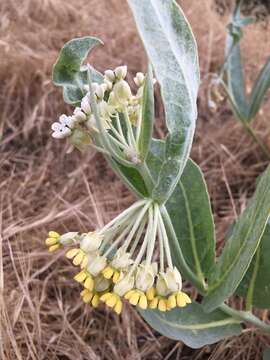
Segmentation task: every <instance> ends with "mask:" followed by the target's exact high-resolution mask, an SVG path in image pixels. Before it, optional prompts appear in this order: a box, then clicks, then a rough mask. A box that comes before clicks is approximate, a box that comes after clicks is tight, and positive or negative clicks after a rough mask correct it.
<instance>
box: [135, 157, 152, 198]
mask: <svg viewBox="0 0 270 360" xmlns="http://www.w3.org/2000/svg"><path fill="white" fill-rule="evenodd" d="M137 169H138V171H139V173H140V174H141V176H142V178H143V180H144V183H145V186H146V188H147V190H148V193H149V195H151V193H152V190H153V187H154V180H153V178H152V175H151V173H150V170H149V168H148V166H147V165H146V163H145V162H142V163H141V164H138V165H137Z"/></svg>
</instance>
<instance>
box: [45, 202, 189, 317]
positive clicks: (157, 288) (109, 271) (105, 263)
mask: <svg viewBox="0 0 270 360" xmlns="http://www.w3.org/2000/svg"><path fill="white" fill-rule="evenodd" d="M156 237H157V238H159V240H160V242H159V244H160V258H159V261H158V262H153V261H152V258H153V252H154V245H155V241H156ZM111 238H113V239H114V241H113V242H112V241H110V240H111ZM140 241H141V242H140ZM70 244H76V247H73V248H71V249H69V250H68V251H67V252H66V257H67V258H68V259H70V260H72V262H73V264H74V265H75V266H78V267H80V271H79V272H78V273H77V274H76V275H75V276H74V279H75V281H77V282H79V283H80V284H81V285H82V286H83V290H82V292H81V297H82V300H83V301H84V302H85V303H88V304H91V305H92V306H93V307H97V306H98V305H99V304H100V303H104V304H106V305H107V306H108V307H109V308H111V309H113V310H114V311H115V312H116V313H117V314H120V313H121V311H122V307H123V300H126V301H128V302H129V303H130V304H131V305H133V306H138V307H140V308H141V309H144V310H145V309H147V308H149V309H158V310H159V311H169V310H171V309H173V308H175V307H180V308H181V307H184V306H186V305H187V304H189V303H191V300H190V298H189V296H188V295H187V294H186V293H184V292H183V291H182V278H181V275H180V273H179V271H178V270H177V268H176V267H174V266H173V264H172V261H171V255H170V249H169V243H168V239H167V235H166V233H165V227H164V224H163V222H162V218H161V215H160V211H159V207H158V205H156V204H154V203H153V202H152V201H151V200H139V201H137V202H136V203H135V204H133V205H132V206H131V207H130V208H128V209H127V210H125V211H124V212H123V213H122V214H120V215H119V216H118V217H116V218H115V219H114V220H112V221H111V222H110V223H109V224H107V225H106V226H105V227H103V228H102V229H101V230H99V231H95V232H89V233H84V234H78V233H77V232H76V233H74V232H73V233H67V234H64V235H60V234H58V233H56V232H53V231H50V232H49V236H48V239H46V245H47V246H49V251H54V250H56V249H58V248H59V247H60V246H62V245H70ZM119 244H121V246H120V247H118V249H117V250H116V251H115V248H117V246H118V245H119ZM136 248H137V252H135V250H136ZM163 250H165V251H164V252H163ZM164 253H165V254H166V263H167V266H166V268H165V267H164V262H165V261H164ZM134 254H135V255H134Z"/></svg>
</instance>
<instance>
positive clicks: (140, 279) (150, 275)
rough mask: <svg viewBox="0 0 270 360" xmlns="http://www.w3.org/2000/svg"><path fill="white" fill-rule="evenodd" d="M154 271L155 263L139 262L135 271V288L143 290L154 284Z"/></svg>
mask: <svg viewBox="0 0 270 360" xmlns="http://www.w3.org/2000/svg"><path fill="white" fill-rule="evenodd" d="M156 273H157V263H153V264H150V265H143V264H141V265H140V266H139V268H138V270H137V273H136V288H137V289H139V290H141V291H143V292H145V291H147V290H148V289H150V288H151V287H152V286H153V284H154V281H155V276H156Z"/></svg>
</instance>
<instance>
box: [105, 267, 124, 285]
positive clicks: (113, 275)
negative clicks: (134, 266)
mask: <svg viewBox="0 0 270 360" xmlns="http://www.w3.org/2000/svg"><path fill="white" fill-rule="evenodd" d="M102 274H103V276H104V277H105V279H112V281H113V283H114V284H116V283H117V281H118V280H119V277H120V271H119V270H117V269H115V268H113V267H112V266H109V265H108V266H106V267H105V269H103V270H102Z"/></svg>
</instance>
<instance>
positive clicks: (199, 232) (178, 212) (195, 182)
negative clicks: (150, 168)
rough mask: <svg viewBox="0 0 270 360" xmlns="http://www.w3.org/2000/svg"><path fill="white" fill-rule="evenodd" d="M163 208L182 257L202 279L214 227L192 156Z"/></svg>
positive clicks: (210, 262) (211, 255) (210, 260)
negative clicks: (172, 228)
mask: <svg viewBox="0 0 270 360" xmlns="http://www.w3.org/2000/svg"><path fill="white" fill-rule="evenodd" d="M166 208H167V210H168V213H169V215H170V218H171V221H172V224H173V226H174V230H175V233H176V235H177V238H178V241H179V244H180V246H181V249H182V252H183V255H184V257H185V260H186V262H187V264H188V266H189V267H190V269H191V270H192V271H193V272H194V273H195V274H196V275H197V276H198V277H199V278H200V279H201V281H202V282H203V281H204V279H205V278H207V277H208V275H209V274H210V272H211V270H212V268H213V266H214V265H215V231H214V222H213V216H212V211H211V205H210V200H209V195H208V192H207V187H206V183H205V180H204V178H203V174H202V172H201V170H200V168H199V167H198V166H197V165H196V164H195V163H194V162H193V161H192V160H189V161H188V163H187V165H186V167H185V169H184V172H183V174H182V176H181V179H180V181H179V182H178V184H177V186H176V188H175V190H174V192H173V194H172V196H171V197H170V199H169V200H168V201H167V203H166ZM176 264H177V257H176Z"/></svg>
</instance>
